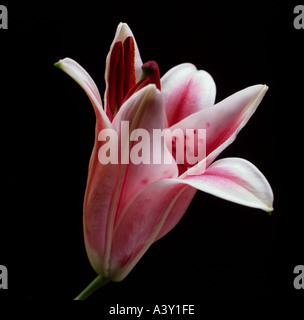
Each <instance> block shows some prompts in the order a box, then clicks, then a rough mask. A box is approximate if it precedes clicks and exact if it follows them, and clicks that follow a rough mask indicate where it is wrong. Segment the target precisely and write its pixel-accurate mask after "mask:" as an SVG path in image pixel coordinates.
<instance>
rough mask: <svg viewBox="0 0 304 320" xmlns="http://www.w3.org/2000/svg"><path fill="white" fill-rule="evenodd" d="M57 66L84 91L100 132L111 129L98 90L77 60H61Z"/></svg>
mask: <svg viewBox="0 0 304 320" xmlns="http://www.w3.org/2000/svg"><path fill="white" fill-rule="evenodd" d="M55 66H56V67H58V68H59V69H61V70H62V71H64V72H65V73H67V74H68V75H69V76H70V77H71V78H73V79H74V80H75V81H76V82H77V83H78V84H79V85H80V86H81V87H82V88H83V89H84V91H85V92H86V94H87V95H88V97H89V99H90V100H91V102H92V105H93V107H94V111H95V114H96V119H97V126H98V128H99V130H101V129H103V128H111V127H112V125H111V122H110V121H109V119H108V117H107V116H106V114H105V112H104V110H103V108H102V102H101V98H100V94H99V91H98V88H97V86H96V84H95V82H94V81H93V79H92V78H91V77H90V75H89V74H88V73H87V72H86V70H85V69H84V68H83V67H82V66H81V65H79V64H78V63H77V62H76V61H75V60H73V59H70V58H65V59H63V60H59V61H58V62H57V63H55Z"/></svg>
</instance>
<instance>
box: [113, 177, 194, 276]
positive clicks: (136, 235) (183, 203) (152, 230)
mask: <svg viewBox="0 0 304 320" xmlns="http://www.w3.org/2000/svg"><path fill="white" fill-rule="evenodd" d="M195 191H196V190H195V189H193V188H191V187H188V186H185V185H184V184H182V183H181V181H179V180H176V179H174V180H169V179H166V180H160V181H156V182H154V183H151V184H149V185H147V186H146V187H144V188H143V189H141V190H140V191H139V192H138V193H137V194H136V195H135V196H134V197H133V199H132V201H130V202H129V203H128V205H127V206H126V207H125V208H124V210H123V212H122V214H121V216H120V218H119V220H118V222H117V224H116V225H115V230H114V233H113V243H112V251H111V260H110V270H111V274H110V277H111V279H112V280H114V281H121V280H123V279H124V278H125V277H126V276H127V274H128V273H129V272H130V271H131V270H132V268H133V267H134V266H135V264H136V263H137V262H138V261H139V260H140V258H141V257H142V256H143V254H144V253H145V252H146V251H147V250H148V248H149V247H150V245H151V244H152V243H153V242H155V241H156V240H157V239H159V238H160V237H161V236H163V235H164V234H165V231H166V232H168V231H169V229H172V228H173V226H174V225H176V223H177V222H178V220H179V219H180V218H181V217H182V216H183V214H184V213H185V211H186V210H187V207H188V206H189V204H190V202H191V200H192V198H193V196H194V194H195ZM168 219H169V220H170V221H169V222H168V221H167V220H168ZM164 228H165V229H166V230H164Z"/></svg>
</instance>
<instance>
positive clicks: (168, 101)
mask: <svg viewBox="0 0 304 320" xmlns="http://www.w3.org/2000/svg"><path fill="white" fill-rule="evenodd" d="M161 87H162V93H163V95H164V97H165V110H166V115H167V119H168V126H169V127H170V126H172V125H174V124H175V123H177V122H179V121H181V120H182V119H184V118H186V117H188V116H189V115H191V114H193V113H195V112H198V111H200V110H202V109H204V108H206V107H209V106H212V105H213V104H214V101H215V94H216V86H215V83H214V80H213V78H212V77H211V76H210V74H209V73H208V72H206V71H203V70H199V71H198V70H197V69H196V67H195V66H194V65H193V64H191V63H184V64H180V65H178V66H176V67H174V68H172V69H171V70H169V71H168V72H167V73H166V74H165V75H164V76H163V77H162V79H161Z"/></svg>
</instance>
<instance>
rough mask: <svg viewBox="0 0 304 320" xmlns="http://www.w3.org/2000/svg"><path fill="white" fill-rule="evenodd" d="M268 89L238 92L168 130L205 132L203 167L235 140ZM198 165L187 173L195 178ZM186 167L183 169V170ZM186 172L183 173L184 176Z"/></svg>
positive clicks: (258, 88)
mask: <svg viewBox="0 0 304 320" xmlns="http://www.w3.org/2000/svg"><path fill="white" fill-rule="evenodd" d="M267 89H268V87H267V86H266V85H255V86H251V87H248V88H246V89H244V90H241V91H239V92H237V93H235V94H233V95H231V96H229V97H228V98H226V99H225V100H223V101H221V102H219V103H217V104H216V105H214V106H212V107H209V108H205V109H203V110H201V111H199V112H197V113H195V114H192V115H190V116H189V117H187V118H186V119H183V120H182V121H180V122H179V123H177V124H175V125H174V126H173V127H172V129H175V128H181V129H183V130H184V131H185V130H186V129H196V130H197V129H206V155H207V158H206V159H201V161H202V162H204V165H203V166H201V167H203V168H205V167H208V166H209V165H210V163H212V162H213V160H214V159H215V158H216V157H217V156H218V155H219V154H220V153H221V152H222V151H223V150H224V149H225V148H226V147H227V146H228V145H229V144H231V143H232V142H233V141H234V139H235V138H236V136H237V134H238V133H239V132H240V130H241V129H242V128H243V127H244V126H245V124H246V123H247V122H248V120H249V119H250V118H251V116H252V115H253V113H254V112H255V110H256V109H257V107H258V105H259V104H260V102H261V101H262V99H263V97H264V95H265V93H266V91H267ZM199 168H200V166H197V167H193V168H190V169H189V171H188V174H191V175H195V174H200V173H202V172H200V171H199ZM186 169H188V168H185V170H186ZM186 173H187V172H185V174H186Z"/></svg>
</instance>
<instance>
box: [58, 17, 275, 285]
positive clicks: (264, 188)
mask: <svg viewBox="0 0 304 320" xmlns="http://www.w3.org/2000/svg"><path fill="white" fill-rule="evenodd" d="M56 66H58V67H59V68H61V69H62V70H63V71H65V72H66V73H67V74H69V75H70V76H71V77H72V78H73V79H74V80H75V81H77V82H78V83H79V84H80V86H81V87H82V88H83V89H84V90H85V92H86V94H87V95H88V97H89V98H90V100H91V102H92V105H93V107H94V110H95V114H96V129H95V130H96V131H95V132H96V137H95V144H94V148H93V151H92V155H91V159H90V163H89V171H88V180H87V188H86V194H85V199H84V216H83V223H84V238H85V244H86V250H87V253H88V257H89V260H90V263H91V265H92V266H93V268H94V269H95V271H96V272H97V273H98V274H100V275H103V276H104V277H105V278H109V279H111V280H114V281H120V280H122V279H124V278H125V277H126V276H127V274H128V273H129V272H130V271H131V270H132V268H133V267H134V266H135V264H136V263H137V262H138V261H139V260H140V258H141V257H142V256H143V254H144V253H145V252H146V251H147V249H148V248H149V247H150V246H151V244H152V243H153V242H155V241H157V240H158V239H160V238H162V237H163V236H164V235H165V234H166V233H168V232H169V231H170V230H171V229H172V228H174V226H175V225H176V224H177V223H178V222H179V220H180V219H181V217H182V216H183V215H184V213H185V211H186V209H187V207H188V205H189V204H190V202H191V200H192V198H193V196H194V194H195V192H196V190H197V189H198V190H202V191H205V192H207V193H210V194H213V195H215V196H217V197H220V198H223V199H226V200H229V201H232V202H235V203H239V204H242V205H245V206H249V207H253V208H259V209H262V210H265V211H272V210H273V208H272V203H273V193H272V190H271V187H270V185H269V183H268V182H267V180H266V178H265V177H264V176H263V174H262V173H261V172H260V171H259V170H258V169H257V168H256V167H255V166H254V165H253V164H251V163H250V162H248V161H247V160H244V159H240V158H225V159H221V160H218V161H215V162H213V161H214V160H215V158H216V157H217V156H218V155H219V154H220V153H221V152H222V151H223V150H224V149H225V148H226V147H227V146H228V145H229V144H230V143H232V142H233V141H234V139H235V138H236V136H237V134H238V132H239V131H240V130H241V129H242V128H243V127H244V126H245V124H246V123H247V121H248V120H249V119H250V117H251V116H252V114H253V113H254V112H255V110H256V108H257V107H258V105H259V103H260V102H261V100H262V99H263V97H264V95H265V93H266V91H267V89H268V88H267V86H265V85H255V86H252V87H248V88H246V89H244V90H242V91H239V92H237V93H235V94H233V95H232V96H230V97H228V98H226V99H225V100H223V101H221V102H219V103H217V104H215V105H214V102H215V93H216V88H215V84H214V81H213V79H212V77H211V76H210V75H209V74H208V73H207V72H205V71H198V70H197V69H196V68H195V66H193V65H192V64H190V63H185V64H181V65H178V66H176V67H174V68H172V69H171V70H169V71H168V72H167V73H166V74H165V75H164V76H163V77H162V78H161V80H160V77H159V71H158V66H157V64H156V63H155V62H153V61H150V62H148V63H146V64H144V65H143V63H142V60H141V57H140V54H139V50H138V47H137V44H136V41H135V39H134V36H133V34H132V32H131V30H130V29H129V27H128V26H127V24H123V23H121V24H119V26H118V28H117V32H116V35H115V38H114V41H113V43H112V45H111V48H110V52H109V54H108V56H107V59H106V71H105V81H106V91H105V96H104V108H103V106H102V100H101V97H100V94H99V91H98V89H97V87H96V85H95V83H94V81H93V80H92V79H91V77H90V76H89V75H88V73H87V72H86V71H85V70H84V69H83V68H82V67H81V66H80V65H79V64H77V63H76V62H75V61H74V60H72V59H69V58H65V59H63V60H60V61H59V62H58V63H57V64H56ZM123 121H128V122H129V124H130V128H131V129H130V130H131V131H132V130H134V129H137V128H142V129H145V130H147V131H148V132H149V133H150V134H151V136H152V131H153V129H161V130H163V129H165V128H170V129H172V130H173V129H176V128H178V129H182V130H183V132H184V139H185V140H186V139H187V136H186V129H193V130H194V133H195V132H197V130H199V129H206V137H207V138H206V141H197V142H196V148H197V147H198V144H199V143H205V145H206V155H205V156H204V157H203V158H202V159H199V162H198V164H197V165H189V163H187V162H186V163H184V164H177V163H176V161H175V154H174V152H172V154H171V153H170V152H169V149H168V148H167V146H166V145H165V146H164V156H165V157H166V158H172V161H171V163H167V162H166V163H165V162H164V161H163V162H164V163H159V164H153V163H152V164H143V163H139V164H134V163H132V162H130V163H129V164H122V163H118V164H113V163H108V164H101V163H100V162H99V160H98V152H99V150H100V147H101V146H102V145H104V143H105V141H101V139H100V137H99V133H100V132H101V131H102V130H104V129H111V130H115V132H117V137H118V138H117V141H115V143H116V144H117V146H118V150H119V152H120V155H122V154H123V153H124V152H127V151H129V149H130V148H131V146H134V142H131V141H130V137H121V136H120V131H121V123H122V122H123ZM122 140H123V141H122ZM201 140H202V139H201ZM148 147H149V148H151V150H150V151H151V155H150V156H151V157H152V155H153V149H152V147H151V146H148ZM126 149H128V150H126ZM187 152H188V151H187V150H185V153H187Z"/></svg>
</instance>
